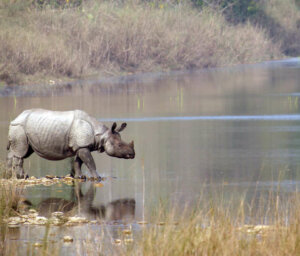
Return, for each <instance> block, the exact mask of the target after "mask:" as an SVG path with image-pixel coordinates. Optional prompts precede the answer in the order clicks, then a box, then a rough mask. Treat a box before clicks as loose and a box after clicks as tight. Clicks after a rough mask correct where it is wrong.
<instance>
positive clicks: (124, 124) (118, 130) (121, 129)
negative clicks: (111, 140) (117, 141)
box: [116, 123, 127, 132]
mask: <svg viewBox="0 0 300 256" xmlns="http://www.w3.org/2000/svg"><path fill="white" fill-rule="evenodd" d="M126 126H127V124H126V123H123V124H122V125H121V127H120V128H118V129H117V130H116V131H117V132H121V131H123V130H124V129H125V127H126Z"/></svg>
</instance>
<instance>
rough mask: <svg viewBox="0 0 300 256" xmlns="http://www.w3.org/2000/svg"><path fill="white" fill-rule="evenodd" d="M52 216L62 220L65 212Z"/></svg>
mask: <svg viewBox="0 0 300 256" xmlns="http://www.w3.org/2000/svg"><path fill="white" fill-rule="evenodd" d="M51 216H52V217H54V218H58V219H61V218H63V216H64V213H63V212H52V214H51Z"/></svg>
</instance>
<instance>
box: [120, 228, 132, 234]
mask: <svg viewBox="0 0 300 256" xmlns="http://www.w3.org/2000/svg"><path fill="white" fill-rule="evenodd" d="M122 233H123V234H124V235H131V234H132V231H131V230H130V229H124V230H123V231H122Z"/></svg>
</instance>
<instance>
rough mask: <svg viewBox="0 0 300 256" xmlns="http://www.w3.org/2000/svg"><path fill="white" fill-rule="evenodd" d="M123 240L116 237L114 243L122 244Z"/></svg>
mask: <svg viewBox="0 0 300 256" xmlns="http://www.w3.org/2000/svg"><path fill="white" fill-rule="evenodd" d="M121 242H122V241H121V239H115V240H114V244H115V245H120V244H121Z"/></svg>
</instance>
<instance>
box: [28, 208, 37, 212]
mask: <svg viewBox="0 0 300 256" xmlns="http://www.w3.org/2000/svg"><path fill="white" fill-rule="evenodd" d="M28 212H29V213H36V210H35V209H29V211H28Z"/></svg>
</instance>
